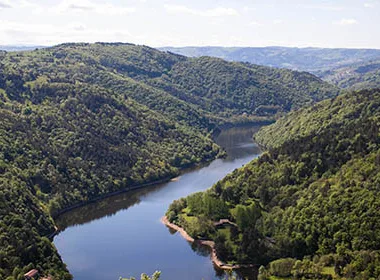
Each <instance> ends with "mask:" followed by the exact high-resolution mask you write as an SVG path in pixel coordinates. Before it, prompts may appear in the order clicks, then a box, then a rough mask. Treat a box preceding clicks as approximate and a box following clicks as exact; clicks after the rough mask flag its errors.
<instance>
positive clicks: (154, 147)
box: [0, 43, 339, 280]
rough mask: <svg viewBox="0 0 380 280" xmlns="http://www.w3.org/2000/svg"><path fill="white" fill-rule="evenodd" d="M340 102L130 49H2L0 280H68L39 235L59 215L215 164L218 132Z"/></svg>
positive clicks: (322, 87)
mask: <svg viewBox="0 0 380 280" xmlns="http://www.w3.org/2000/svg"><path fill="white" fill-rule="evenodd" d="M338 93H339V90H338V89H337V88H336V87H334V86H330V85H328V84H326V83H324V82H322V81H321V80H319V79H318V78H316V77H314V76H312V75H310V74H306V73H298V72H292V71H286V70H274V69H270V68H266V67H258V66H254V65H250V64H240V63H228V62H225V61H222V60H220V59H213V58H200V59H188V58H186V57H183V56H178V55H174V54H167V53H163V52H159V51H157V50H155V49H152V48H149V47H144V46H135V45H130V44H118V43H117V44H105V43H97V44H63V45H59V46H55V47H52V48H46V49H41V50H34V51H28V52H14V53H7V52H0V116H1V117H0V120H1V126H0V203H1V210H0V211H1V221H0V225H1V226H0V278H2V279H9V280H10V279H22V275H23V273H25V272H26V271H27V270H28V269H30V268H34V267H35V268H38V269H39V270H40V271H41V272H42V274H49V273H50V274H52V275H53V276H55V279H70V277H71V276H70V274H69V273H68V272H67V271H66V269H65V266H64V265H63V263H62V261H61V260H60V257H59V255H58V254H57V252H56V250H55V248H54V246H53V245H52V244H51V242H50V241H49V239H48V238H47V237H48V236H49V235H50V234H51V233H52V232H53V231H54V221H53V219H52V216H54V215H55V214H57V213H59V211H60V210H62V209H64V208H66V207H70V206H72V205H75V204H77V203H82V202H86V201H90V200H92V199H94V198H97V197H99V196H102V195H104V194H108V193H110V192H114V191H119V190H126V189H128V188H129V187H131V186H135V185H138V184H142V183H147V182H152V181H156V180H160V179H164V178H170V177H172V176H174V175H176V174H178V172H179V170H180V169H181V168H183V167H187V166H191V165H194V164H198V163H201V162H206V161H210V160H212V159H214V158H215V157H217V156H220V155H222V154H223V152H222V151H221V149H220V148H219V147H218V146H217V145H216V144H214V143H213V141H212V140H211V138H210V136H209V135H210V133H211V132H212V130H213V129H214V128H215V127H216V126H217V125H219V124H225V123H237V122H247V121H268V120H273V119H274V118H275V117H276V116H277V115H278V114H281V112H284V111H287V110H290V109H292V108H298V107H299V106H302V105H305V104H308V103H312V102H314V101H316V100H320V99H323V98H325V97H330V96H335V95H337V94H338ZM7 277H9V278H7Z"/></svg>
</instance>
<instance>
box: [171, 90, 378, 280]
mask: <svg viewBox="0 0 380 280" xmlns="http://www.w3.org/2000/svg"><path fill="white" fill-rule="evenodd" d="M379 127H380V90H378V89H374V90H363V91H357V92H352V93H347V94H343V95H341V96H338V97H335V98H332V99H328V100H325V101H322V102H320V103H317V104H314V105H312V106H309V107H307V108H304V109H301V110H298V111H294V112H291V113H289V114H288V115H287V116H285V117H283V118H281V119H279V120H278V121H277V122H276V123H275V124H273V125H270V126H267V127H265V128H263V129H261V130H260V131H259V132H258V134H256V135H255V139H256V141H257V142H258V143H260V144H261V145H262V146H263V147H264V148H265V149H266V150H267V151H266V152H264V153H263V154H262V155H261V156H260V157H259V158H258V159H256V160H254V161H252V162H251V163H249V164H247V165H245V166H244V167H242V168H240V169H237V170H235V171H233V172H232V173H231V174H229V175H228V176H227V177H225V178H224V179H222V180H221V181H219V182H218V183H216V184H215V185H214V186H213V187H212V188H211V189H209V190H208V191H206V192H203V193H196V194H193V195H190V196H189V197H187V198H182V199H179V200H177V201H174V202H173V204H172V205H171V206H170V207H169V209H168V212H167V214H166V215H167V217H168V218H169V220H170V221H171V222H174V223H176V224H178V225H180V226H182V227H183V228H185V230H186V231H187V232H188V233H189V234H190V235H192V236H193V237H195V238H198V239H213V240H214V241H215V243H216V250H217V254H218V257H219V258H220V259H221V260H223V261H225V262H226V263H231V264H234V263H239V264H256V265H258V266H259V265H262V267H260V270H259V279H261V280H263V279H277V278H276V277H283V278H286V277H288V278H287V279H291V278H297V279H332V278H346V279H378V278H379V277H380V239H379V238H380V231H379V230H380V228H379V226H378V225H380V216H379V215H378V211H379V209H380V208H379V207H380V198H379V195H378V194H379V190H380V189H379V186H380V176H379V174H380V137H379V136H380V135H379ZM219 219H229V220H230V221H231V224H228V225H225V226H222V227H220V226H215V224H214V222H216V221H219Z"/></svg>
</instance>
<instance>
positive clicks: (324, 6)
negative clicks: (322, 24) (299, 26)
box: [302, 4, 345, 11]
mask: <svg viewBox="0 0 380 280" xmlns="http://www.w3.org/2000/svg"><path fill="white" fill-rule="evenodd" d="M302 7H303V8H306V9H313V10H325V11H342V10H344V9H345V7H344V6H336V5H329V4H322V5H303V6H302Z"/></svg>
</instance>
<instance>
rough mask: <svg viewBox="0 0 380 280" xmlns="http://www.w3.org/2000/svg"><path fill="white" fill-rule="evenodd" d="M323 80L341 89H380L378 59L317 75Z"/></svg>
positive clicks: (379, 64)
mask: <svg viewBox="0 0 380 280" xmlns="http://www.w3.org/2000/svg"><path fill="white" fill-rule="evenodd" d="M318 76H320V77H322V79H323V80H325V81H327V82H329V83H332V84H335V85H337V86H339V87H341V88H350V89H354V90H357V89H370V88H379V87H380V58H379V59H375V60H371V61H368V62H361V63H355V64H351V65H346V66H342V67H337V68H334V69H331V70H328V71H323V72H320V73H318Z"/></svg>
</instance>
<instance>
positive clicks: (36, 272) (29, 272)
mask: <svg viewBox="0 0 380 280" xmlns="http://www.w3.org/2000/svg"><path fill="white" fill-rule="evenodd" d="M37 274H38V270H37V269H32V270H30V271H28V272H27V273H25V274H24V277H34V276H36V275H37Z"/></svg>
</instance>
